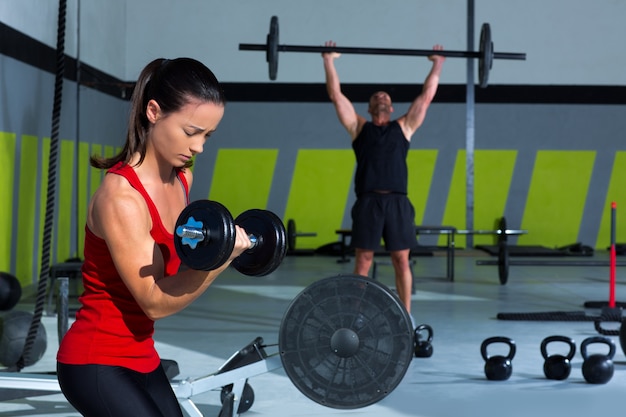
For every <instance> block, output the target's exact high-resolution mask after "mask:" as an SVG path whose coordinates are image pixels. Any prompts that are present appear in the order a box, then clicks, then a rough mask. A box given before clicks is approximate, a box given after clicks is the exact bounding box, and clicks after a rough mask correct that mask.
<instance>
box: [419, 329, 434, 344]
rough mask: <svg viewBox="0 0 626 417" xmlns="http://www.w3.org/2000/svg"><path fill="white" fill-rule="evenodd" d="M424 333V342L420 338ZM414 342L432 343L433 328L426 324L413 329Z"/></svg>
mask: <svg viewBox="0 0 626 417" xmlns="http://www.w3.org/2000/svg"><path fill="white" fill-rule="evenodd" d="M423 332H425V333H426V334H427V336H426V340H424V339H423V338H422V333H423ZM415 340H416V341H417V342H424V341H425V342H429V343H430V342H432V341H433V328H432V327H431V326H429V325H428V324H420V325H419V326H417V327H416V328H415Z"/></svg>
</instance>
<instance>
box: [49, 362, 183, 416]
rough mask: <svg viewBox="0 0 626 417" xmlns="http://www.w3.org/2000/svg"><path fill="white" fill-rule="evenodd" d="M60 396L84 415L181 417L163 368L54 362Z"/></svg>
mask: <svg viewBox="0 0 626 417" xmlns="http://www.w3.org/2000/svg"><path fill="white" fill-rule="evenodd" d="M57 377H58V379H59V385H60V386H61V391H63V395H65V398H67V400H68V401H69V403H70V404H72V406H73V407H74V408H76V410H77V411H78V412H79V413H81V414H82V415H83V416H87V417H122V416H129V417H131V416H132V417H139V416H141V417H170V416H179V417H182V415H183V414H182V411H181V409H180V405H179V404H178V400H177V399H176V395H175V394H174V391H173V390H172V386H171V385H170V382H169V380H168V379H167V376H166V375H165V372H164V371H163V368H162V367H161V366H159V367H158V368H157V369H155V370H154V371H152V372H150V373H147V374H144V373H141V372H136V371H133V370H130V369H128V368H123V367H120V366H107V365H67V364H63V363H58V362H57Z"/></svg>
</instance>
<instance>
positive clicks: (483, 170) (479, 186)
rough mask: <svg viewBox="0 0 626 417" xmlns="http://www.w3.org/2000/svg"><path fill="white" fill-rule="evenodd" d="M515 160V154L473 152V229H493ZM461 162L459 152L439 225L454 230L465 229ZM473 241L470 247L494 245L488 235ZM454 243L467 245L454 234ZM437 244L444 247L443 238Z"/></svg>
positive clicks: (463, 156) (502, 207) (463, 163)
mask: <svg viewBox="0 0 626 417" xmlns="http://www.w3.org/2000/svg"><path fill="white" fill-rule="evenodd" d="M516 158H517V152H516V151H509V150H475V151H474V219H473V221H474V225H473V229H474V230H478V229H485V230H493V229H494V227H495V226H496V223H495V222H496V221H497V219H499V218H500V217H502V215H503V214H504V210H505V207H506V202H507V198H508V195H509V189H510V186H511V179H512V178H513V171H514V169H515V160H516ZM465 159H466V152H465V150H459V151H458V153H457V157H456V161H455V164H454V171H453V174H452V181H451V183H450V190H449V193H448V200H447V204H446V210H445V213H444V217H443V220H442V224H444V225H450V226H455V227H457V228H458V229H465V228H466V227H467V224H466V217H467V216H466V205H467V201H466V195H467V193H466V192H467V188H466V187H467V185H466V171H467V168H466V160H465ZM473 239H474V245H481V244H487V245H491V244H493V242H494V237H493V236H490V235H474V236H473ZM455 242H456V245H457V246H459V247H465V246H466V245H467V239H466V237H465V236H463V235H457V236H456V238H455ZM439 244H440V245H445V244H446V238H445V237H443V236H442V237H440V239H439Z"/></svg>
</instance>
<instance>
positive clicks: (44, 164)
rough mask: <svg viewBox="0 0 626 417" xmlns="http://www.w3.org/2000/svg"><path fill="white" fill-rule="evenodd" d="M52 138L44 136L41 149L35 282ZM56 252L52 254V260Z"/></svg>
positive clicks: (39, 258)
mask: <svg viewBox="0 0 626 417" xmlns="http://www.w3.org/2000/svg"><path fill="white" fill-rule="evenodd" d="M49 159H50V138H44V139H43V144H42V149H41V181H40V182H39V183H40V187H41V188H40V189H39V241H38V244H37V275H36V276H35V277H33V283H35V282H37V280H38V279H39V274H40V272H41V254H42V250H43V232H44V227H45V221H46V204H47V203H48V197H47V196H48V167H49V166H50V163H49V162H50V161H49ZM50 242H54V227H52V232H51V235H50ZM53 256H54V254H52V253H51V254H50V258H51V259H50V262H51V263H52V262H54V261H53V260H52V258H53Z"/></svg>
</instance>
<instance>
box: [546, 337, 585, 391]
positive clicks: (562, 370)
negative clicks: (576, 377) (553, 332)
mask: <svg viewBox="0 0 626 417" xmlns="http://www.w3.org/2000/svg"><path fill="white" fill-rule="evenodd" d="M552 342H563V343H566V344H567V345H568V346H569V353H568V354H567V355H566V356H563V355H558V354H557V355H550V356H548V344H549V343H552ZM540 349H541V356H543V358H544V359H545V360H544V362H543V373H544V374H545V376H546V378H548V379H556V380H558V381H561V380H564V379H567V377H568V376H569V374H570V372H571V370H572V364H571V363H570V362H571V360H572V358H573V357H574V355H575V354H576V344H575V343H574V341H573V340H572V339H570V338H569V337H566V336H548V337H546V338H545V339H543V341H542V342H541V347H540Z"/></svg>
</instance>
